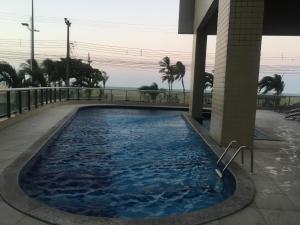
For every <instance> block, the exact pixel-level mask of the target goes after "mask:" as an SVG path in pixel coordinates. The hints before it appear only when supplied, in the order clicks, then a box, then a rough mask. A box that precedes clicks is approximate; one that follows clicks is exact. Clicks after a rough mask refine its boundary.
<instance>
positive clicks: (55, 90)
mask: <svg viewBox="0 0 300 225" xmlns="http://www.w3.org/2000/svg"><path fill="white" fill-rule="evenodd" d="M56 97H57V96H56V88H54V102H56Z"/></svg>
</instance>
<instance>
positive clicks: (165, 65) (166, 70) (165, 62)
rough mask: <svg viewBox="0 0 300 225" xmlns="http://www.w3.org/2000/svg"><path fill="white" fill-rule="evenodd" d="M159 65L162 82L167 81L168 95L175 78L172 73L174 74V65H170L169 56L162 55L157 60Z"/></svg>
mask: <svg viewBox="0 0 300 225" xmlns="http://www.w3.org/2000/svg"><path fill="white" fill-rule="evenodd" d="M159 66H160V67H161V69H160V70H159V73H161V74H163V75H162V82H164V81H167V82H168V86H169V96H170V94H171V92H172V85H173V82H174V80H175V77H174V75H175V74H176V66H174V65H171V61H170V58H169V57H168V56H166V57H164V58H163V59H162V60H161V61H159Z"/></svg>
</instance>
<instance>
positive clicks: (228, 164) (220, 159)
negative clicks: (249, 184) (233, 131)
mask: <svg viewBox="0 0 300 225" xmlns="http://www.w3.org/2000/svg"><path fill="white" fill-rule="evenodd" d="M231 147H238V149H237V151H236V152H235V153H234V154H233V156H232V157H231V158H230V160H229V161H228V163H226V164H225V167H224V168H223V170H222V171H220V170H219V169H218V168H217V167H218V165H219V164H220V162H221V161H222V159H223V158H224V157H225V155H226V154H227V153H228V151H229V150H230V149H231ZM244 149H248V150H250V153H251V173H253V149H250V148H248V147H247V146H245V145H239V142H238V141H236V140H233V141H231V142H230V144H229V145H228V146H227V148H226V149H225V151H224V152H223V154H222V155H221V156H220V158H219V160H218V161H217V165H216V169H215V171H216V173H217V174H218V176H219V177H220V178H223V173H224V172H225V170H226V169H227V168H228V167H229V166H230V164H231V163H232V161H233V160H234V159H235V158H236V156H237V155H238V154H239V153H240V152H241V163H242V164H244V151H243V150H244Z"/></svg>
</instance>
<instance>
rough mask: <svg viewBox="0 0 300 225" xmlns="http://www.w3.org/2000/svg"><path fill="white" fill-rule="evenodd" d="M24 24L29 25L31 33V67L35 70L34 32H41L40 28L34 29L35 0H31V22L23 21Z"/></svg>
mask: <svg viewBox="0 0 300 225" xmlns="http://www.w3.org/2000/svg"><path fill="white" fill-rule="evenodd" d="M21 24H22V26H25V27H27V29H28V30H29V31H30V34H31V38H30V39H31V53H30V59H31V62H30V67H31V70H33V61H34V32H39V30H35V29H34V8H33V0H31V24H30V25H29V24H28V23H21Z"/></svg>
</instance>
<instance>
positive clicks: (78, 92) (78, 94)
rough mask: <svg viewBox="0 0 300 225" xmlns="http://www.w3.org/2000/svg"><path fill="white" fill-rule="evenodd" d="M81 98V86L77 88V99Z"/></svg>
mask: <svg viewBox="0 0 300 225" xmlns="http://www.w3.org/2000/svg"><path fill="white" fill-rule="evenodd" d="M79 99H80V91H79V88H77V101H79Z"/></svg>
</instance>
